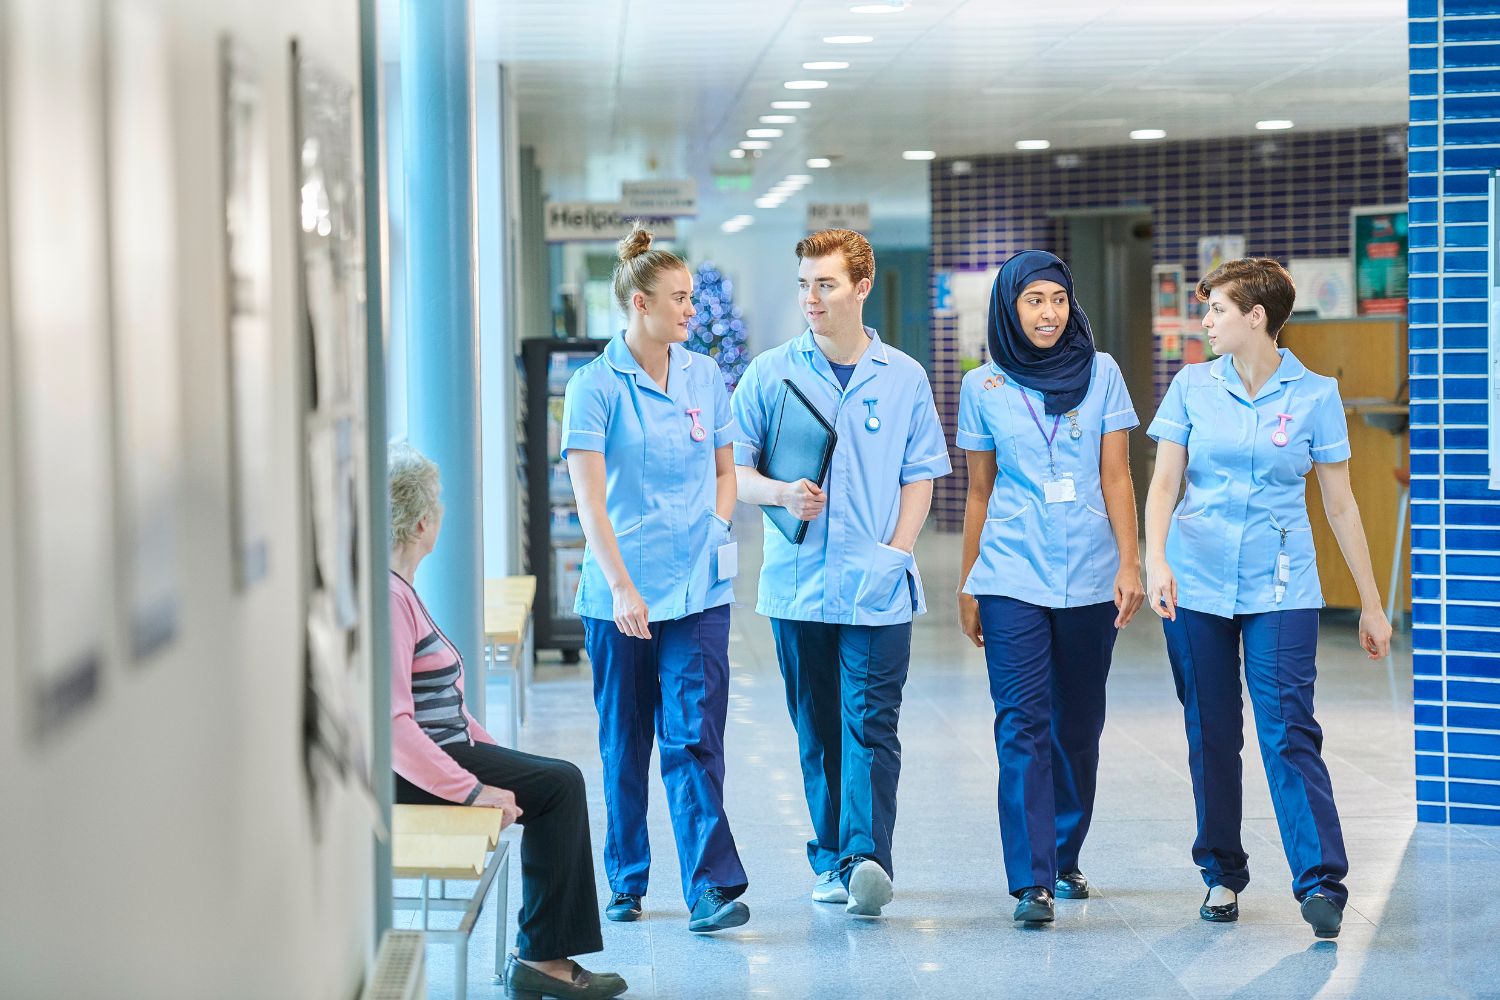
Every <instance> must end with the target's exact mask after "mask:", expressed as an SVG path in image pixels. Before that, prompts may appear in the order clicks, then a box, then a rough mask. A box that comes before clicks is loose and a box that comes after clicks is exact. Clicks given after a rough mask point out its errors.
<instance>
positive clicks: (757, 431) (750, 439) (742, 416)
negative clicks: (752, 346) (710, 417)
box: [729, 361, 766, 468]
mask: <svg viewBox="0 0 1500 1000" xmlns="http://www.w3.org/2000/svg"><path fill="white" fill-rule="evenodd" d="M763 392H764V390H763V389H762V387H761V381H760V366H759V365H758V364H757V363H756V362H754V361H752V362H750V367H749V368H746V369H745V374H744V375H742V376H741V377H740V384H739V385H738V386H736V387H735V390H734V395H733V396H730V397H729V410H730V413H731V414H732V415H733V416H734V419H735V421H736V423H738V424H739V437H738V438H737V439H736V440H735V442H734V461H735V464H736V465H748V466H750V467H751V468H754V467H755V464H756V463H757V462H759V461H760V449H761V446H762V445H764V444H765V440H766V403H765V399H764V398H763Z"/></svg>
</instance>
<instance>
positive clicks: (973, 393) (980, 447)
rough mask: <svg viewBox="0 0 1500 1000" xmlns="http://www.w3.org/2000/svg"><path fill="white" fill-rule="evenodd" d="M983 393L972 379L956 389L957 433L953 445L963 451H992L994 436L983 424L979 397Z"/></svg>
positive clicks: (965, 380)
mask: <svg viewBox="0 0 1500 1000" xmlns="http://www.w3.org/2000/svg"><path fill="white" fill-rule="evenodd" d="M983 392H984V389H983V388H981V386H980V385H979V384H977V383H975V382H974V380H973V379H964V381H963V384H962V385H960V386H959V388H958V433H957V434H956V435H955V436H954V440H953V443H954V444H956V445H958V447H960V448H962V449H963V450H964V451H994V450H995V436H994V435H993V434H991V433H990V429H989V428H988V427H987V426H985V423H984V409H983V408H982V407H981V406H980V397H981V394H982V393H983Z"/></svg>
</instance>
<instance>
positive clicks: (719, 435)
mask: <svg viewBox="0 0 1500 1000" xmlns="http://www.w3.org/2000/svg"><path fill="white" fill-rule="evenodd" d="M713 367H714V373H713V386H712V388H711V390H710V391H712V392H713V394H714V447H715V448H723V447H726V446H728V445H732V444H738V443H739V440H740V422H739V421H738V420H736V419H735V418H734V411H733V410H732V409H730V406H729V390H728V389H726V388H724V376H723V374H722V373H721V372H720V371H719V366H718V365H714V366H713Z"/></svg>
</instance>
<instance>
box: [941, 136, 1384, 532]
mask: <svg viewBox="0 0 1500 1000" xmlns="http://www.w3.org/2000/svg"><path fill="white" fill-rule="evenodd" d="M1406 142H1407V139H1406V126H1405V125H1404V124H1402V125H1396V126H1385V127H1379V128H1364V129H1353V130H1347V131H1338V132H1316V133H1297V132H1288V133H1280V134H1275V135H1261V136H1252V137H1240V138H1229V139H1213V140H1205V141H1196V142H1177V143H1173V142H1160V143H1145V144H1143V143H1136V144H1133V145H1130V146H1112V147H1108V148H1101V149H1085V150H1073V151H1070V152H1067V153H1061V154H1054V153H1024V154H1015V155H1005V156H990V157H964V158H962V162H966V163H968V164H969V168H968V171H967V172H966V173H955V172H954V169H953V168H954V164H955V163H956V162H959V161H957V160H952V159H948V160H935V161H933V165H932V174H931V184H932V270H933V271H934V272H940V271H966V270H985V269H988V268H992V267H998V266H999V265H1000V264H1001V263H1003V262H1004V261H1005V259H1006V258H1007V257H1009V256H1010V255H1011V254H1013V253H1015V252H1016V251H1019V250H1025V249H1028V248H1036V249H1044V250H1052V251H1053V252H1055V253H1058V254H1059V255H1061V256H1062V257H1063V258H1065V259H1066V257H1067V255H1068V248H1067V246H1066V245H1065V241H1066V223H1064V222H1063V221H1062V220H1058V219H1052V218H1049V217H1048V213H1049V212H1053V211H1057V210H1060V209H1078V208H1107V207H1112V206H1118V205H1143V206H1149V207H1150V208H1151V210H1152V220H1153V228H1154V232H1155V241H1154V247H1153V253H1154V257H1155V262H1156V263H1158V264H1181V265H1183V267H1184V269H1185V273H1186V275H1187V280H1188V281H1189V282H1192V281H1195V280H1197V274H1196V272H1197V259H1198V239H1199V237H1202V236H1218V235H1243V236H1244V237H1245V247H1246V252H1247V253H1249V254H1252V255H1254V256H1258V257H1275V258H1277V259H1278V260H1281V261H1283V262H1285V261H1286V260H1287V259H1288V258H1290V257H1332V256H1340V255H1344V254H1347V253H1348V252H1349V209H1350V208H1352V207H1354V206H1358V205H1383V204H1392V203H1401V202H1405V201H1406V179H1407V172H1406V171H1407V162H1406ZM1059 163H1062V164H1071V165H1067V166H1059ZM960 169H963V168H960ZM930 370H931V372H932V387H933V392H934V394H935V396H936V397H937V406H938V413H939V415H940V416H941V417H942V419H943V425H944V427H945V428H946V430H947V432H948V440H949V441H950V442H952V440H953V433H954V430H955V428H956V425H957V421H958V389H959V381H960V379H961V377H962V372H961V371H960V370H959V359H958V343H957V321H956V320H955V319H954V318H952V317H951V316H939V315H937V314H936V312H934V315H933V318H932V366H931V369H930ZM1171 374H1172V372H1171V371H1169V370H1165V371H1162V372H1159V373H1158V375H1159V376H1162V377H1165V378H1168V379H1170V377H1171ZM1153 402H1154V401H1153V400H1137V401H1136V405H1137V410H1138V411H1139V412H1140V416H1141V422H1142V423H1143V424H1145V423H1148V422H1149V420H1150V416H1151V408H1152V404H1153ZM950 450H951V451H952V453H953V454H952V458H953V475H951V476H946V477H944V478H943V479H940V480H938V483H937V489H936V495H935V496H934V499H933V511H934V513H935V515H936V518H937V526H938V527H939V528H940V529H943V530H953V531H956V530H960V529H961V528H962V527H963V512H964V492H965V490H966V489H967V488H968V475H967V472H966V470H965V467H964V461H963V455H962V454H961V453H960V452H959V451H958V450H957V449H954V448H952V447H951V444H950ZM1146 474H1148V470H1143V469H1138V470H1136V475H1137V476H1142V475H1146Z"/></svg>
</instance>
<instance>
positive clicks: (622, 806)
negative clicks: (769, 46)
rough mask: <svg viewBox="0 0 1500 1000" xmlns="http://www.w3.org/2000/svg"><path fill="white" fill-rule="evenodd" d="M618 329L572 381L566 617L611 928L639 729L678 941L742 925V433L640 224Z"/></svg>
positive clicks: (683, 290) (628, 256) (633, 907)
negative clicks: (603, 811) (572, 587)
mask: <svg viewBox="0 0 1500 1000" xmlns="http://www.w3.org/2000/svg"><path fill="white" fill-rule="evenodd" d="M619 256H620V262H619V264H618V265H617V266H616V267H615V275H614V291H615V298H616V300H617V301H618V302H619V304H620V306H621V308H622V309H624V310H625V312H626V313H627V314H628V315H629V317H630V325H629V327H628V328H627V329H626V330H625V332H624V333H621V334H619V335H618V336H616V337H615V338H614V339H613V340H611V341H610V342H609V344H608V345H607V346H606V347H605V348H604V353H602V354H600V355H599V357H597V358H595V359H594V360H593V361H590V362H589V363H588V364H586V365H584V366H583V367H582V368H580V369H579V370H578V371H577V372H576V373H575V374H574V375H573V377H572V378H571V379H569V380H568V388H567V394H566V397H565V402H564V405H563V436H562V453H563V456H564V457H565V458H566V459H567V462H568V474H569V476H570V478H571V479H572V482H573V491H574V493H575V494H576V496H577V498H578V518H579V521H580V522H581V523H582V525H583V534H584V538H585V539H586V541H587V542H588V547H587V548H586V549H585V550H584V556H583V573H582V578H581V580H580V582H579V586H578V597H577V601H576V603H575V605H574V608H575V610H576V611H577V612H578V614H579V615H581V616H582V617H583V627H584V645H585V648H586V649H587V650H588V654H589V660H590V662H591V663H592V664H593V668H594V703H595V705H596V706H597V707H598V710H599V755H600V757H601V758H603V763H604V803H605V806H606V807H607V813H608V822H607V825H606V827H605V837H604V870H605V873H606V874H607V875H608V877H609V885H610V889H611V890H612V891H613V893H614V895H613V898H612V899H611V900H610V903H609V905H608V906H607V907H606V908H605V915H606V916H607V917H609V919H611V920H635V919H637V918H639V917H640V915H641V897H642V896H644V895H645V894H646V882H647V876H648V875H649V874H650V868H651V845H650V843H649V841H648V839H647V835H646V793H647V783H648V775H647V769H648V767H649V765H650V763H651V742H652V729H653V726H654V728H655V735H656V742H657V745H658V747H659V748H660V751H661V777H662V783H663V784H665V785H666V788H667V808H668V810H669V812H670V813H671V815H672V829H673V832H674V833H675V834H676V839H677V858H678V861H679V863H680V866H681V872H682V893H683V896H684V898H685V899H686V900H687V904H688V908H689V910H690V911H691V912H690V918H689V921H688V929H689V930H692V931H698V932H705V931H717V930H723V929H724V928H727V927H737V926H739V925H740V924H743V923H744V922H745V921H746V920H748V919H749V918H750V911H749V909H748V908H747V907H746V906H745V904H744V903H742V902H740V901H739V900H738V897H739V896H740V895H741V894H742V893H743V892H744V891H745V888H746V883H747V881H748V880H747V879H746V877H745V869H744V868H743V867H742V866H741V864H740V858H739V853H738V851H737V850H736V848H735V844H734V835H733V834H732V833H731V832H730V830H729V818H728V817H727V816H726V815H725V813H724V723H725V719H726V716H727V714H728V711H729V605H730V602H731V601H732V600H733V599H734V584H733V577H734V575H735V569H736V552H737V550H736V549H735V547H734V543H733V541H732V538H731V534H730V517H731V516H732V515H733V513H734V503H735V478H734V455H733V446H734V442H735V439H736V436H737V433H738V432H737V428H736V424H735V420H734V417H733V415H731V414H730V412H729V394H728V393H727V392H726V391H725V388H724V378H723V375H722V374H721V373H720V371H719V366H718V365H717V364H715V363H714V361H713V360H712V359H711V358H707V357H705V356H703V355H701V354H694V353H693V352H691V351H689V350H687V349H686V348H684V347H683V346H682V343H683V341H685V340H687V336H688V333H687V322H688V319H689V318H691V317H692V316H693V314H694V312H695V310H694V308H693V302H692V293H693V277H692V275H691V274H689V273H688V269H687V265H686V264H684V263H683V262H682V260H681V259H679V258H678V257H677V256H675V255H674V254H671V253H669V252H667V251H665V250H655V249H651V234H650V233H648V232H646V231H645V230H643V229H641V228H640V227H639V225H637V227H636V228H635V230H634V231H633V232H631V233H630V235H628V236H626V237H625V238H624V239H623V240H621V241H620V254H619Z"/></svg>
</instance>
